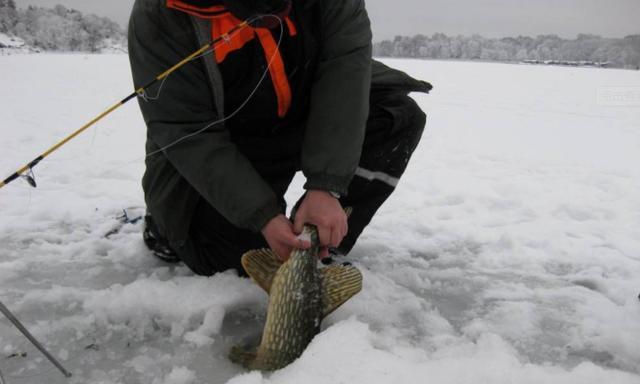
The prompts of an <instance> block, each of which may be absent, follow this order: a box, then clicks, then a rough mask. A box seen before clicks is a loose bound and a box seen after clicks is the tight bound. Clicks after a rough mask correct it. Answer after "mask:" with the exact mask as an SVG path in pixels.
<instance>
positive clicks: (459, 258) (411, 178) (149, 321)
mask: <svg viewBox="0 0 640 384" xmlns="http://www.w3.org/2000/svg"><path fill="white" fill-rule="evenodd" d="M0 62H1V65H2V68H3V71H2V72H0V83H1V84H2V85H3V89H5V90H6V91H5V92H2V93H1V94H0V121H1V122H2V124H0V135H1V136H2V141H1V142H0V151H1V152H2V154H3V156H2V157H0V169H2V170H4V171H3V172H5V173H6V175H4V176H3V177H6V176H8V175H9V174H10V173H12V172H13V171H15V170H16V169H17V168H18V167H20V166H22V165H24V163H26V162H28V161H30V160H32V159H33V158H34V157H36V156H37V155H38V154H40V153H41V152H42V151H44V150H45V149H47V148H48V147H49V146H51V145H52V144H54V143H55V142H56V141H58V140H60V139H61V138H63V137H64V136H65V135H67V134H69V133H71V132H72V131H73V130H74V129H77V128H78V127H79V126H81V125H82V124H83V123H84V122H86V121H88V120H89V119H90V118H92V117H94V116H95V115H97V114H98V113H99V112H101V111H102V110H104V109H106V108H107V107H108V106H110V105H111V104H113V103H115V102H117V101H118V100H120V99H122V98H123V97H124V96H126V94H127V93H129V92H130V90H131V87H132V85H131V80H130V73H129V69H128V62H127V58H126V56H125V55H12V56H3V57H0ZM387 63H389V64H391V65H393V66H396V67H399V68H401V69H404V70H406V71H408V72H410V73H411V74H413V75H415V76H417V77H420V78H423V79H425V80H429V81H431V82H432V83H433V84H434V85H435V89H434V91H433V93H432V94H431V95H415V98H416V100H417V101H418V102H419V104H420V105H421V106H422V107H423V108H424V109H425V110H426V111H427V113H428V115H429V119H428V123H427V129H426V131H425V135H424V137H423V141H422V143H421V145H420V146H419V147H418V149H417V152H416V154H415V156H414V159H413V160H412V163H411V164H410V167H409V169H408V170H407V173H406V175H405V177H404V178H403V179H402V181H401V183H400V185H399V187H398V189H397V191H396V193H395V194H394V195H393V196H392V197H391V198H390V199H389V201H388V202H387V203H386V204H385V205H384V206H383V208H382V209H381V210H380V211H379V213H378V215H377V216H376V218H375V219H374V220H373V222H372V223H371V225H370V226H369V228H368V229H367V230H366V231H365V232H364V234H363V236H362V238H361V240H360V241H359V243H358V244H357V246H356V248H355V249H354V250H353V252H352V254H351V255H349V260H350V261H352V262H354V263H355V264H356V265H357V266H358V267H359V268H360V269H361V270H362V272H363V275H364V289H363V291H362V292H361V293H360V294H359V295H357V296H356V297H354V298H353V299H352V300H351V301H349V302H348V303H347V304H346V305H345V306H343V307H341V308H340V309H339V310H338V311H336V312H335V313H334V314H333V315H331V316H330V317H329V318H328V319H326V320H325V321H324V323H323V328H324V331H323V332H322V333H321V334H319V335H318V336H317V337H316V338H315V339H314V340H313V342H312V343H311V344H310V346H309V347H308V349H307V350H306V351H305V353H304V354H303V355H302V357H301V358H300V359H298V360H297V361H295V362H294V363H293V364H291V365H290V366H288V367H286V368H284V369H282V370H280V371H278V372H275V373H260V372H246V371H245V370H243V369H241V368H240V367H237V366H235V365H233V364H232V363H231V362H229V361H228V359H227V358H226V354H227V352H228V350H229V349H230V348H231V346H233V345H236V344H242V343H245V342H249V341H251V340H254V341H255V340H256V339H257V338H258V337H259V334H260V332H261V327H262V322H263V321H264V311H265V308H266V295H265V294H264V293H263V292H262V291H261V290H260V289H259V288H258V287H257V286H255V285H254V284H253V283H251V282H250V281H248V280H246V279H241V278H238V277H237V276H236V275H235V274H234V273H232V272H227V273H223V274H219V275H216V276H214V277H211V278H204V277H198V276H194V275H193V274H192V273H191V272H189V271H188V270H187V269H186V268H185V267H183V266H171V265H167V264H164V263H162V262H160V261H157V260H155V259H154V258H153V257H151V256H150V255H149V252H148V251H147V250H146V248H145V247H144V245H143V243H142V239H141V235H140V232H141V230H142V223H141V222H140V221H138V222H137V223H136V224H125V225H122V226H121V227H118V226H119V223H118V220H117V217H118V216H119V215H121V213H122V209H126V210H127V212H128V213H129V215H130V217H132V218H133V217H136V216H139V215H140V214H142V212H144V208H143V205H144V202H143V196H142V191H141V188H140V177H141V175H142V172H143V170H144V166H143V148H144V146H143V143H144V138H145V132H144V125H143V122H142V119H141V117H140V115H139V111H138V107H137V106H136V105H135V102H133V103H131V104H128V105H126V106H124V107H122V108H121V109H119V110H117V111H116V112H114V113H113V114H112V115H111V116H109V117H108V118H107V119H105V120H103V121H102V122H100V123H99V124H98V125H97V126H96V127H95V128H93V129H92V130H90V131H88V132H86V133H84V134H83V135H81V136H79V137H78V138H76V139H74V140H73V141H72V142H70V143H69V144H68V145H66V146H65V147H63V148H62V149H61V150H60V151H59V152H57V153H55V154H53V155H52V156H51V157H50V158H48V159H47V160H45V161H43V162H42V163H41V164H40V165H38V166H37V167H36V169H35V177H36V181H37V182H38V188H37V189H32V188H31V187H29V186H28V185H27V183H26V182H24V181H16V182H14V183H12V184H11V185H9V186H7V187H5V188H3V189H2V190H1V191H0V196H1V198H0V211H1V212H2V215H1V216H0V243H1V244H2V245H3V247H2V249H1V250H0V300H1V301H2V302H3V303H4V304H5V305H7V306H8V307H9V308H10V309H11V310H12V311H13V312H14V313H15V314H16V315H17V316H18V317H19V318H20V319H21V320H22V321H23V322H24V323H25V325H26V326H27V327H28V328H29V329H30V330H31V331H32V332H33V333H34V335H35V336H36V337H38V338H39V339H40V340H41V341H42V342H43V343H44V344H45V345H46V346H47V347H48V348H49V349H50V350H51V352H52V353H53V354H54V356H56V357H58V358H60V360H61V361H62V363H63V364H64V365H65V366H66V367H67V368H68V369H69V370H71V371H72V372H73V373H74V376H73V377H72V378H71V379H69V380H66V379H65V378H64V377H63V376H62V375H61V374H60V373H59V372H57V371H56V370H55V368H53V367H52V366H51V365H50V364H49V363H48V362H47V361H46V360H45V359H44V358H43V357H42V356H41V355H40V354H39V353H38V352H37V350H35V349H34V348H33V347H32V346H31V345H30V344H29V343H28V341H26V339H25V338H24V337H23V336H21V335H20V334H19V333H18V332H17V331H16V329H15V328H14V327H13V326H11V325H10V323H9V322H8V321H6V320H5V319H4V318H2V319H0V370H1V371H2V373H3V374H4V376H5V379H6V380H7V381H8V382H9V383H11V384H13V383H42V382H47V383H63V382H70V383H105V384H107V383H109V384H111V383H149V384H194V383H218V382H229V383H233V384H245V383H250V384H253V383H293V382H303V383H312V384H313V383H328V382H349V383H355V384H357V383H407V382H425V381H428V382H430V383H483V382H487V383H580V384H584V383H603V382H606V383H640V368H639V365H638V362H639V361H640V348H639V347H638V346H637V340H638V339H639V338H640V301H638V298H637V296H638V293H640V229H639V228H640V198H639V197H640V170H639V169H638V166H637V165H638V164H640V100H635V99H633V98H631V99H628V100H625V102H624V103H606V102H603V100H602V97H599V96H598V95H602V94H603V92H604V93H606V92H607V90H608V89H619V88H620V87H623V88H625V89H630V90H632V91H633V90H636V92H635V93H633V92H631V93H628V94H629V95H631V96H630V97H633V95H634V94H637V90H638V89H640V72H637V71H621V70H606V69H592V68H557V67H537V66H520V65H506V64H489V63H462V62H438V61H414V60H387ZM169 81H170V80H169ZM302 184H303V180H302V178H301V177H297V178H296V179H295V180H294V184H293V186H292V188H291V189H290V191H289V192H288V194H287V199H288V201H289V202H292V201H294V200H295V199H296V198H297V195H298V194H299V193H300V191H301V186H302ZM114 228H119V231H118V232H117V233H114V234H111V235H110V236H108V237H105V234H107V233H109V232H111V231H112V230H113V229H114ZM22 352H26V353H27V355H26V357H11V358H6V357H8V356H10V355H12V354H15V353H22Z"/></svg>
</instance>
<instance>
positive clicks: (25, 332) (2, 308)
mask: <svg viewBox="0 0 640 384" xmlns="http://www.w3.org/2000/svg"><path fill="white" fill-rule="evenodd" d="M0 312H2V313H3V314H4V315H5V316H6V317H7V319H9V321H11V322H12V323H13V325H15V326H16V328H18V330H19V331H20V332H22V334H23V335H24V336H25V337H26V338H27V339H29V341H30V342H31V343H32V344H33V345H35V347H36V348H38V350H40V352H42V354H43V355H44V356H45V357H46V358H47V359H49V361H50V362H51V363H53V365H55V366H56V368H58V369H59V370H60V372H62V374H63V375H65V377H71V376H72V375H71V372H69V371H67V370H66V369H65V368H64V367H63V366H62V364H60V363H59V362H58V360H56V358H55V357H53V356H52V355H51V354H50V353H49V351H47V350H46V349H45V348H44V347H43V346H42V344H40V342H38V340H36V338H35V337H33V335H32V334H31V333H30V332H29V331H28V330H27V328H25V327H24V325H22V323H21V322H20V320H18V319H17V318H16V317H15V316H14V315H13V314H12V313H11V311H9V309H8V308H7V307H5V305H4V304H2V302H0ZM0 375H1V374H0ZM0 380H1V381H0V383H3V381H4V380H3V379H2V378H1V377H0Z"/></svg>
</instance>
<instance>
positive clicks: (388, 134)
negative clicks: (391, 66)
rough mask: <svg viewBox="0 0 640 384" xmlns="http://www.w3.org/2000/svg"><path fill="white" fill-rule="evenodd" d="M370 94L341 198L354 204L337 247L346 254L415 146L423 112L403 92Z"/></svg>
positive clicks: (389, 192) (400, 171)
mask: <svg viewBox="0 0 640 384" xmlns="http://www.w3.org/2000/svg"><path fill="white" fill-rule="evenodd" d="M376 96H377V97H375V98H372V100H375V101H373V103H372V105H371V110H370V113H369V119H368V121H367V130H366V135H365V139H364V144H363V148H362V156H361V158H360V165H359V167H358V170H357V171H356V176H355V177H354V179H353V181H352V182H351V185H350V186H349V193H348V195H347V196H344V197H342V198H341V199H340V203H341V204H342V205H343V206H344V207H353V213H352V214H351V216H350V217H349V233H348V234H347V236H346V237H345V238H344V240H343V241H342V244H341V245H340V247H339V250H340V252H342V253H344V254H347V253H348V252H349V251H350V250H351V248H353V246H354V244H355V243H356V240H357V239H358V237H359V236H360V234H361V233H362V231H363V230H364V228H365V227H366V226H367V225H368V224H369V222H371V219H372V218H373V215H374V214H375V213H376V211H377V210H378V208H380V206H382V204H383V203H384V202H385V200H386V199H387V198H388V197H389V196H390V195H391V193H392V192H393V191H394V190H395V187H396V185H397V183H398V181H399V179H400V177H401V176H402V174H403V173H404V171H405V169H406V168H407V164H408V163H409V160H410V159H411V155H412V154H413V152H414V150H415V149H416V147H417V145H418V143H419V141H420V138H421V136H422V132H423V130H424V126H425V123H426V115H425V114H424V112H422V110H421V109H420V107H419V106H418V105H417V104H416V102H415V101H414V100H413V99H412V98H410V97H409V96H407V95H405V94H402V93H392V94H387V95H383V96H380V95H376Z"/></svg>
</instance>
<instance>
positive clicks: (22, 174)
mask: <svg viewBox="0 0 640 384" xmlns="http://www.w3.org/2000/svg"><path fill="white" fill-rule="evenodd" d="M251 22H252V20H245V21H243V22H241V23H239V24H237V25H236V26H234V27H233V28H231V30H229V31H228V32H227V33H225V34H223V35H221V36H220V37H218V38H216V39H214V40H212V41H211V42H210V43H208V44H206V45H203V46H202V47H201V48H200V49H198V50H197V51H195V52H193V53H192V54H191V55H189V56H187V57H186V58H184V59H183V60H182V61H180V62H179V63H177V64H176V65H174V66H173V67H171V68H169V69H167V70H166V71H164V72H163V73H161V74H160V75H158V76H157V77H156V78H155V79H153V80H151V81H149V82H148V83H147V84H146V85H144V86H142V87H140V88H138V89H136V90H135V91H133V92H132V93H131V94H130V95H129V96H127V97H125V98H124V99H122V100H121V101H119V102H117V103H116V104H114V105H113V106H111V107H110V108H108V109H107V110H105V111H104V112H102V113H101V114H100V115H98V116H97V117H95V118H94V119H92V120H91V121H89V122H88V123H87V124H85V125H83V126H82V127H80V128H79V129H78V130H77V131H75V132H73V133H72V134H70V135H69V136H67V137H65V138H64V139H63V140H61V141H60V142H58V143H57V144H56V145H54V146H53V147H51V148H49V149H47V150H46V151H45V152H43V153H42V154H41V155H40V156H38V157H36V158H35V159H33V160H32V161H30V162H29V163H27V164H26V165H25V166H23V167H22V168H20V169H18V170H17V171H16V172H14V173H13V174H12V175H11V176H9V177H7V178H6V179H4V180H3V181H0V189H1V188H3V187H4V186H5V185H7V184H9V183H11V182H12V181H14V180H16V179H18V178H19V177H23V178H25V179H26V180H27V182H28V183H29V185H31V186H32V187H34V188H35V187H36V186H37V185H36V181H35V178H34V177H33V168H34V167H35V166H36V165H38V163H40V162H41V161H42V160H44V159H45V158H46V157H48V156H49V155H51V154H52V153H53V152H55V151H57V150H58V149H60V147H62V146H63V145H65V144H67V143H68V142H69V141H71V140H72V139H73V138H75V137H76V136H78V135H79V134H81V133H82V132H84V131H86V130H87V129H89V128H90V127H92V126H93V125H94V124H95V123H97V122H98V121H100V120H102V119H103V118H104V117H106V116H107V115H109V114H111V112H113V111H115V110H116V109H118V108H120V107H121V106H123V105H124V104H126V103H127V102H129V101H130V100H131V99H134V98H135V97H137V96H143V95H144V94H145V92H146V91H147V89H148V88H150V87H152V86H153V85H155V84H156V83H157V82H159V81H163V80H165V79H166V78H167V77H169V76H170V75H171V74H172V73H173V72H175V71H177V70H178V69H180V68H181V67H183V66H184V65H185V64H187V63H189V62H190V61H192V60H193V59H195V58H197V57H198V56H200V55H202V54H204V53H205V52H207V51H208V50H209V49H215V48H216V47H215V46H216V45H217V44H218V43H220V42H225V43H226V42H228V41H229V40H230V39H231V36H232V35H233V34H234V33H236V32H237V31H239V30H240V29H242V28H245V27H246V26H248V25H249V24H250V23H251ZM26 172H29V174H26V175H25V173H26Z"/></svg>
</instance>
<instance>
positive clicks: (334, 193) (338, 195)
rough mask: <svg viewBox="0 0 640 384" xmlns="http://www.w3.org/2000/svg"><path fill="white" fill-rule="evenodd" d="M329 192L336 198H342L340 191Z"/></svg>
mask: <svg viewBox="0 0 640 384" xmlns="http://www.w3.org/2000/svg"><path fill="white" fill-rule="evenodd" d="M329 194H330V195H331V196H333V197H335V198H336V199H338V200H340V193H339V192H336V191H329Z"/></svg>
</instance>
